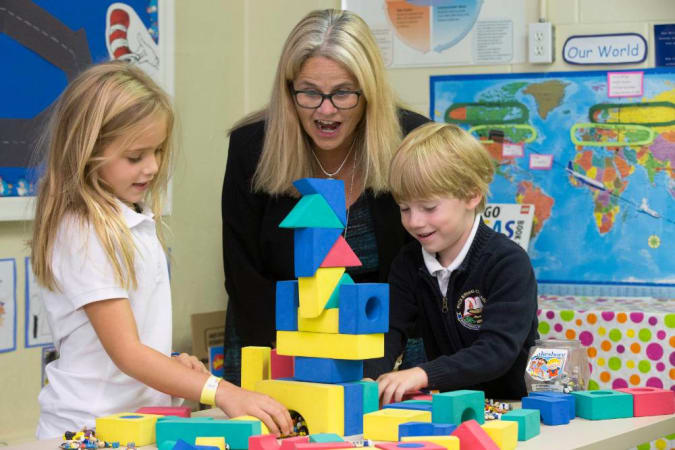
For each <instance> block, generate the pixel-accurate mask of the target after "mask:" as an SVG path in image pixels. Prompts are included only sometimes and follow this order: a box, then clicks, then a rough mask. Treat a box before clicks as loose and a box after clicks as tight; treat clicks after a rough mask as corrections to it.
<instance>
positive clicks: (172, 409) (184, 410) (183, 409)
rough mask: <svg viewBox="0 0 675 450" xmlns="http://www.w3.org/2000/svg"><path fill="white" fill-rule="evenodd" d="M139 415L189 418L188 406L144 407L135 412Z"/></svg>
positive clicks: (190, 412) (190, 413)
mask: <svg viewBox="0 0 675 450" xmlns="http://www.w3.org/2000/svg"><path fill="white" fill-rule="evenodd" d="M136 412H137V413H139V414H155V415H158V416H177V417H190V416H191V415H192V411H191V410H190V407H189V406H144V407H142V408H138V409H137V410H136Z"/></svg>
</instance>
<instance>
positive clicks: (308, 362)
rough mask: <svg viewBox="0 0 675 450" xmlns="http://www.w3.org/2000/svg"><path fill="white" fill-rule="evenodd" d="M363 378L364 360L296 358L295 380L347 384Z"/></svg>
mask: <svg viewBox="0 0 675 450" xmlns="http://www.w3.org/2000/svg"><path fill="white" fill-rule="evenodd" d="M361 378H363V360H362V359H357V360H351V359H332V358H309V357H305V356H296V357H295V371H294V372H293V379H295V380H298V381H310V382H313V383H347V382H350V381H358V380H360V379H361Z"/></svg>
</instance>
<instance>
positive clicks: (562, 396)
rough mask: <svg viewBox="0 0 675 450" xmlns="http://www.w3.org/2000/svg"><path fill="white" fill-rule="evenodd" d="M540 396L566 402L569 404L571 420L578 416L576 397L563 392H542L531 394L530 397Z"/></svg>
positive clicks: (568, 409)
mask: <svg viewBox="0 0 675 450" xmlns="http://www.w3.org/2000/svg"><path fill="white" fill-rule="evenodd" d="M538 396H539V397H541V396H543V397H549V398H558V399H562V400H565V401H566V402H567V411H568V412H569V417H570V420H572V419H574V418H575V417H576V416H577V413H576V404H575V400H574V396H573V395H572V394H564V393H562V392H551V391H540V392H530V395H529V397H538Z"/></svg>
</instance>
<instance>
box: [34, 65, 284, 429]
mask: <svg viewBox="0 0 675 450" xmlns="http://www.w3.org/2000/svg"><path fill="white" fill-rule="evenodd" d="M173 121H174V114H173V112H172V108H171V104H170V102H169V99H168V98H167V96H166V94H165V93H164V92H162V91H161V90H160V88H159V87H158V86H157V85H156V84H155V83H154V82H153V81H152V80H151V79H150V78H149V77H148V76H147V75H145V74H143V72H141V71H140V70H138V69H135V68H133V67H131V66H129V65H127V64H126V63H120V62H113V63H105V64H101V65H98V66H94V67H91V68H90V69H88V70H86V71H85V72H83V73H82V74H80V75H79V76H78V77H77V78H76V79H75V80H74V81H73V82H72V83H71V84H70V85H69V86H68V87H67V88H66V90H65V91H64V92H63V94H62V95H61V97H60V98H59V100H58V101H57V103H56V105H55V107H54V111H53V115H52V117H51V121H50V124H49V151H48V160H47V163H46V170H45V174H44V176H43V178H42V180H41V181H40V185H39V193H38V199H37V209H36V213H35V225H34V227H35V228H34V233H33V240H32V249H31V250H32V252H31V257H32V259H31V260H32V265H33V272H34V273H35V278H36V280H37V282H38V283H39V285H40V289H39V292H38V295H40V297H41V298H42V301H43V302H44V305H45V308H46V311H47V317H48V320H49V324H50V327H51V330H52V334H53V336H54V344H55V346H56V348H57V350H59V352H60V357H59V358H58V359H57V360H56V361H53V362H51V363H49V365H47V368H46V372H47V377H48V378H49V384H48V385H46V386H45V387H44V388H43V389H42V391H41V392H40V396H39V399H38V400H39V403H40V408H41V413H40V420H39V423H38V429H37V436H38V438H40V439H44V438H53V437H57V436H61V435H63V432H64V430H75V431H76V430H79V429H81V428H82V427H83V426H86V427H88V428H92V427H94V425H95V418H96V417H101V416H107V415H110V414H113V413H119V412H121V411H134V410H136V409H137V408H139V407H141V406H165V405H171V404H172V397H182V398H188V399H191V400H201V401H202V402H203V403H209V404H212V405H213V404H215V405H217V406H219V407H220V408H222V409H223V410H224V411H225V412H226V413H227V414H228V415H230V416H239V415H244V414H250V415H254V416H257V417H259V418H260V419H262V420H263V421H264V422H265V423H266V424H267V426H268V427H269V428H270V431H273V432H276V433H277V434H278V433H279V430H280V429H281V430H282V431H283V432H284V433H288V432H289V431H290V428H291V419H290V415H289V413H288V411H287V410H286V409H285V408H284V407H283V406H282V405H281V404H279V403H278V402H276V401H275V400H273V399H271V398H270V397H267V396H264V395H261V394H258V393H253V392H248V391H244V390H242V389H240V388H238V387H236V386H233V385H232V384H230V383H227V382H224V381H222V380H221V379H219V378H216V377H213V376H210V374H209V373H208V371H207V370H206V368H205V367H204V366H203V364H201V363H200V362H199V361H198V360H197V359H196V358H194V357H191V356H189V355H187V354H181V355H177V356H175V357H172V356H171V292H170V290H169V275H168V270H167V262H166V254H165V251H164V245H163V240H162V239H160V238H161V236H162V235H161V228H158V227H159V226H160V225H161V217H162V216H161V209H160V207H161V205H162V199H163V194H164V193H165V191H166V184H167V178H168V174H169V165H170V160H171V156H172V144H171V143H172V129H173Z"/></svg>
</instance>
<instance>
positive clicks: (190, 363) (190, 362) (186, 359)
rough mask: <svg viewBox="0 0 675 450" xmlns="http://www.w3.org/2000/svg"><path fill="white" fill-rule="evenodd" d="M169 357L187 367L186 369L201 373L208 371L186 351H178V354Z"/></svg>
mask: <svg viewBox="0 0 675 450" xmlns="http://www.w3.org/2000/svg"><path fill="white" fill-rule="evenodd" d="M171 358H172V359H173V360H174V361H177V362H179V363H180V364H181V365H183V366H185V367H187V368H188V369H192V370H196V371H197V372H201V373H210V372H209V370H208V369H207V368H206V366H205V365H204V363H202V362H201V361H200V360H199V359H197V357H196V356H194V355H188V354H187V353H180V354H178V355H173V356H171Z"/></svg>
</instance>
